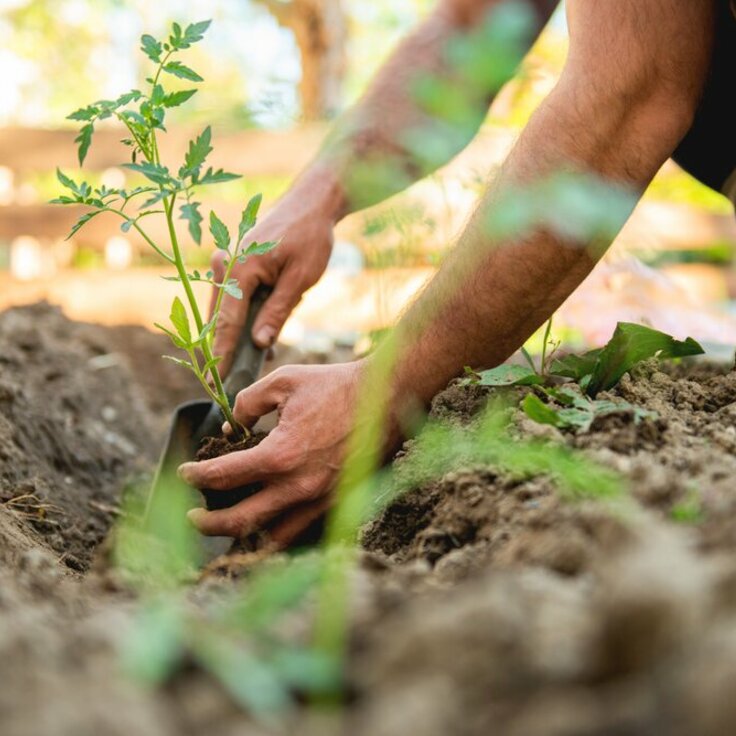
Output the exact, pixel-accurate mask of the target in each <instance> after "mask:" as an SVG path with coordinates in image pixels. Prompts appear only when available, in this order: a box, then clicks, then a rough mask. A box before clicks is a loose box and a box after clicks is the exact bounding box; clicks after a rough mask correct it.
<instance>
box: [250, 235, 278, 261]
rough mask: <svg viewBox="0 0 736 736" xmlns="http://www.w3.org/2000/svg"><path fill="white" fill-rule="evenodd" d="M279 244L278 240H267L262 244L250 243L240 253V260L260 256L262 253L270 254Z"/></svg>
mask: <svg viewBox="0 0 736 736" xmlns="http://www.w3.org/2000/svg"><path fill="white" fill-rule="evenodd" d="M280 242H281V241H279V240H267V241H266V242H264V243H251V244H250V245H249V246H248V247H247V248H246V249H245V251H244V252H243V253H242V258H243V259H245V258H250V257H251V256H262V255H263V254H264V253H270V252H271V251H272V250H273V249H274V248H275V247H276V246H277V245H278V244H279V243H280Z"/></svg>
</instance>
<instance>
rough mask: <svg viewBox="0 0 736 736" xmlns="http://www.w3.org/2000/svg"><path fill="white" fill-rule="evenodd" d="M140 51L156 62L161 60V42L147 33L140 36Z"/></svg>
mask: <svg viewBox="0 0 736 736" xmlns="http://www.w3.org/2000/svg"><path fill="white" fill-rule="evenodd" d="M141 51H142V52H143V53H144V54H145V55H146V56H147V57H148V58H149V59H150V60H151V61H154V62H156V64H158V63H160V62H161V52H162V51H163V49H162V48H161V43H160V42H159V41H157V40H156V39H155V38H154V37H153V36H151V35H149V34H148V33H146V34H144V35H143V36H141Z"/></svg>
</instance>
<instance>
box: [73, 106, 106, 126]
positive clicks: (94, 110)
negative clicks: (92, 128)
mask: <svg viewBox="0 0 736 736" xmlns="http://www.w3.org/2000/svg"><path fill="white" fill-rule="evenodd" d="M99 112H100V109H99V108H98V107H96V106H95V105H87V107H81V108H79V110H75V111H74V112H73V113H72V114H71V115H67V116H66V119H67V120H80V121H82V122H86V121H89V120H93V119H94V118H95V117H96V116H97V114H98V113H99Z"/></svg>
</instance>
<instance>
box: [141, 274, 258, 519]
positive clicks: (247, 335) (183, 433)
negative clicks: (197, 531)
mask: <svg viewBox="0 0 736 736" xmlns="http://www.w3.org/2000/svg"><path fill="white" fill-rule="evenodd" d="M270 293H271V289H270V287H267V286H263V285H261V286H259V287H258V288H257V289H256V291H255V292H254V294H253V296H252V297H251V300H250V307H249V308H248V318H247V320H246V323H245V326H244V327H243V332H242V333H241V336H240V341H239V343H238V345H237V348H236V350H235V355H234V358H233V363H232V366H231V368H230V372H229V373H228V375H227V378H226V379H225V392H226V393H227V395H228V398H229V399H230V403H231V405H232V403H233V401H234V399H235V396H236V394H237V393H238V392H239V391H241V390H242V389H244V388H246V387H247V386H250V385H251V384H252V383H254V382H255V381H256V379H257V378H258V375H259V373H260V372H261V368H262V367H263V361H264V358H265V350H262V349H261V348H259V347H257V346H256V345H255V343H254V342H253V339H252V337H251V332H252V330H253V324H254V322H255V319H256V316H257V315H258V313H259V312H260V310H261V307H262V306H263V304H264V302H265V301H266V299H267V298H268V296H269V294H270ZM223 421H224V417H223V416H222V412H221V410H220V408H219V407H218V406H217V404H215V403H214V402H212V401H210V400H209V399H207V400H198V401H188V402H186V403H184V404H180V405H179V406H178V407H177V408H176V410H175V412H174V416H173V419H172V422H171V428H170V429H169V434H168V436H167V437H166V443H165V444H164V448H163V452H162V453H161V458H160V460H159V464H158V468H157V470H156V475H155V477H154V480H153V486H152V488H151V493H150V496H149V508H150V507H151V504H152V503H155V500H156V499H157V498H159V496H160V494H161V492H162V489H163V488H164V486H166V490H167V491H169V492H177V491H179V492H181V493H186V491H187V489H188V488H189V486H188V485H187V484H186V483H185V482H184V481H183V480H181V479H180V478H179V477H178V476H177V474H176V469H177V468H178V467H179V465H181V463H183V462H187V461H189V460H193V459H194V455H195V453H196V452H197V449H198V448H199V446H200V443H201V441H202V439H203V438H204V437H208V436H218V435H219V434H220V432H221V427H222V423H223ZM177 487H178V488H177ZM202 492H203V495H204V497H205V500H206V503H207V508H209V509H215V508H226V507H228V506H232V505H233V504H234V503H237V502H238V501H240V500H241V499H242V498H243V495H242V490H240V489H234V490H232V491H210V492H207V491H206V490H204V491H202Z"/></svg>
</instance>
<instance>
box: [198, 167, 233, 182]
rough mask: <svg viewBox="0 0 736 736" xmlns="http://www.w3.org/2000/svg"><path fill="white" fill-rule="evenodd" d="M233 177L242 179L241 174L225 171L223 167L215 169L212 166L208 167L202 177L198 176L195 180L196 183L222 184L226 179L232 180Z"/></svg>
mask: <svg viewBox="0 0 736 736" xmlns="http://www.w3.org/2000/svg"><path fill="white" fill-rule="evenodd" d="M233 179H240V174H231V173H229V172H227V171H223V170H222V169H217V171H214V170H213V169H212V168H209V169H207V171H206V172H205V173H204V174H202V176H201V177H198V178H197V180H196V181H194V182H193V183H194V184H222V183H223V182H226V181H232V180H233Z"/></svg>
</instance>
